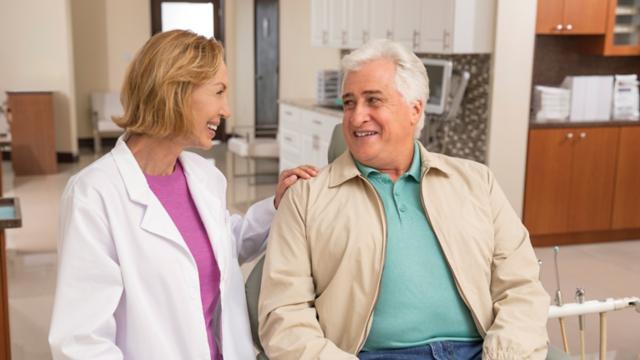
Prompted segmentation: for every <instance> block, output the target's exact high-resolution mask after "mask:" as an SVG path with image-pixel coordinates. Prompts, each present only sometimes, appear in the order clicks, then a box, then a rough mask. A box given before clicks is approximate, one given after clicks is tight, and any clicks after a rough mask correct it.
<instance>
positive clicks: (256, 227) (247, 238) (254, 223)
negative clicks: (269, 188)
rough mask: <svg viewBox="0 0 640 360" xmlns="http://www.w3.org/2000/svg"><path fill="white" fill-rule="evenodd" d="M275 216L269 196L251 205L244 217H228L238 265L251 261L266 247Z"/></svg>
mask: <svg viewBox="0 0 640 360" xmlns="http://www.w3.org/2000/svg"><path fill="white" fill-rule="evenodd" d="M275 214H276V209H275V207H274V206H273V196H271V197H268V198H266V199H264V200H261V201H258V202H257V203H255V204H253V205H251V207H250V208H249V210H247V213H246V214H245V215H244V216H240V215H229V218H230V223H231V233H232V236H233V238H234V239H235V241H236V248H237V249H238V262H239V263H240V264H244V263H245V262H247V261H251V260H252V259H254V258H255V257H256V256H258V255H260V254H261V253H262V252H263V251H264V249H265V248H266V247H267V236H269V229H270V228H271V222H272V221H273V217H274V216H275Z"/></svg>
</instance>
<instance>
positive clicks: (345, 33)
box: [342, 30, 347, 45]
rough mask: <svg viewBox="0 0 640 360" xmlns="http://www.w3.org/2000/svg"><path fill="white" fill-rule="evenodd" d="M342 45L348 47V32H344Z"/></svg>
mask: <svg viewBox="0 0 640 360" xmlns="http://www.w3.org/2000/svg"><path fill="white" fill-rule="evenodd" d="M342 45H347V31H346V30H342Z"/></svg>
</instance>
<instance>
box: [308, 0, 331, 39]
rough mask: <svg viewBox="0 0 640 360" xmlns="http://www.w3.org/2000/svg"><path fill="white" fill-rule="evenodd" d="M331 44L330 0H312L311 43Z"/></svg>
mask: <svg viewBox="0 0 640 360" xmlns="http://www.w3.org/2000/svg"><path fill="white" fill-rule="evenodd" d="M328 44H329V0H311V45H313V46H327V45H328Z"/></svg>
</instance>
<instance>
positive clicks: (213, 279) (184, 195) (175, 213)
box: [145, 161, 222, 360]
mask: <svg viewBox="0 0 640 360" xmlns="http://www.w3.org/2000/svg"><path fill="white" fill-rule="evenodd" d="M145 177H146V178H147V182H148V183H149V187H150V188H151V191H153V193H154V194H155V195H156V197H157V198H158V199H159V200H160V202H161V203H162V205H163V206H164V208H165V209H166V210H167V212H168V213H169V216H170V217H171V219H172V220H173V223H174V224H175V225H176V227H177V228H178V231H179V232H180V235H182V238H183V239H184V241H185V243H186V244H187V247H188V248H189V251H190V252H191V255H192V256H193V258H194V260H195V261H196V265H197V267H198V275H199V278H200V298H201V300H202V311H203V313H204V320H205V324H206V327H207V337H208V339H209V349H210V350H211V359H215V360H218V359H222V354H218V351H217V350H218V349H217V347H216V344H215V340H214V328H219V324H213V316H214V312H215V310H216V306H217V305H218V301H219V300H220V269H219V268H218V263H217V262H216V258H215V255H214V254H213V249H212V248H211V243H210V242H209V236H208V235H207V231H206V229H205V227H204V224H203V223H202V220H201V219H200V215H199V214H198V209H197V208H196V205H195V203H194V202H193V198H192V197H191V193H190V192H189V187H188V186H187V179H186V178H185V176H184V170H183V169H182V165H180V162H179V161H178V162H176V167H175V170H174V171H173V174H171V175H167V176H151V175H146V174H145ZM218 320H219V319H218Z"/></svg>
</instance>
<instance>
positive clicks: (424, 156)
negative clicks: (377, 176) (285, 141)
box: [329, 142, 451, 187]
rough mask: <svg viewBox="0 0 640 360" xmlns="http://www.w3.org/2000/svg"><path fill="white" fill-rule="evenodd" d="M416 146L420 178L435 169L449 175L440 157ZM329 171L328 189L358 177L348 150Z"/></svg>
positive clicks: (422, 147)
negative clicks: (418, 155) (419, 163)
mask: <svg viewBox="0 0 640 360" xmlns="http://www.w3.org/2000/svg"><path fill="white" fill-rule="evenodd" d="M416 144H418V146H419V147H420V159H421V161H422V170H421V173H422V176H424V175H426V174H427V173H428V172H429V171H430V170H431V169H436V170H438V171H440V172H442V173H443V174H445V175H449V174H451V168H450V167H449V166H448V165H447V164H446V163H445V162H444V161H443V159H442V156H441V155H439V154H434V153H431V152H429V151H427V149H426V148H425V147H424V146H423V145H422V144H421V143H420V142H416ZM329 171H330V175H329V187H335V186H338V185H341V184H342V183H344V182H347V181H348V180H351V179H353V178H356V177H358V176H360V171H359V170H358V167H357V166H356V163H355V161H354V160H353V157H352V156H351V153H350V152H349V151H348V150H347V151H345V152H344V153H342V155H340V156H339V157H338V158H337V159H336V160H335V161H334V162H333V163H331V165H330V170H329Z"/></svg>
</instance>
